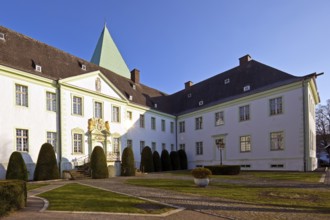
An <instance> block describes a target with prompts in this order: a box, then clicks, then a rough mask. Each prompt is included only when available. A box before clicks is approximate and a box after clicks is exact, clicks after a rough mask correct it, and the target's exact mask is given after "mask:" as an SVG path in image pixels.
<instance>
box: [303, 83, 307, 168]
mask: <svg viewBox="0 0 330 220" xmlns="http://www.w3.org/2000/svg"><path fill="white" fill-rule="evenodd" d="M305 83H306V81H305V77H304V79H303V81H302V95H303V100H302V101H303V132H304V172H307V165H308V164H307V152H308V151H307V147H308V143H307V140H308V139H309V138H308V135H306V131H307V125H306V123H307V120H306V100H305V99H306V95H305V92H306V85H305Z"/></svg>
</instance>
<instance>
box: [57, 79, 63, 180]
mask: <svg viewBox="0 0 330 220" xmlns="http://www.w3.org/2000/svg"><path fill="white" fill-rule="evenodd" d="M56 90H57V91H56V94H57V100H58V101H57V103H58V105H57V109H56V110H57V117H56V120H57V131H58V132H57V137H58V141H57V143H58V147H57V149H58V164H59V166H58V169H59V172H60V176H62V166H61V165H62V112H61V106H62V101H61V85H60V83H59V80H56Z"/></svg>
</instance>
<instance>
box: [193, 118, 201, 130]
mask: <svg viewBox="0 0 330 220" xmlns="http://www.w3.org/2000/svg"><path fill="white" fill-rule="evenodd" d="M195 129H196V130H200V129H203V118H202V117H198V118H195Z"/></svg>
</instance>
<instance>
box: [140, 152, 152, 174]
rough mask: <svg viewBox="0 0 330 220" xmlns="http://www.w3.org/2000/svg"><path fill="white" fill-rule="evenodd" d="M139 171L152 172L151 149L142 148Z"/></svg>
mask: <svg viewBox="0 0 330 220" xmlns="http://www.w3.org/2000/svg"><path fill="white" fill-rule="evenodd" d="M140 170H141V171H142V172H146V173H148V172H154V161H153V158H152V151H151V148H150V147H148V146H146V147H144V148H143V150H142V153H141V166H140Z"/></svg>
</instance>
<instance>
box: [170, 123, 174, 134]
mask: <svg viewBox="0 0 330 220" xmlns="http://www.w3.org/2000/svg"><path fill="white" fill-rule="evenodd" d="M170 126H171V128H170V129H171V133H172V134H173V133H174V122H172V121H171V124H170Z"/></svg>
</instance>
